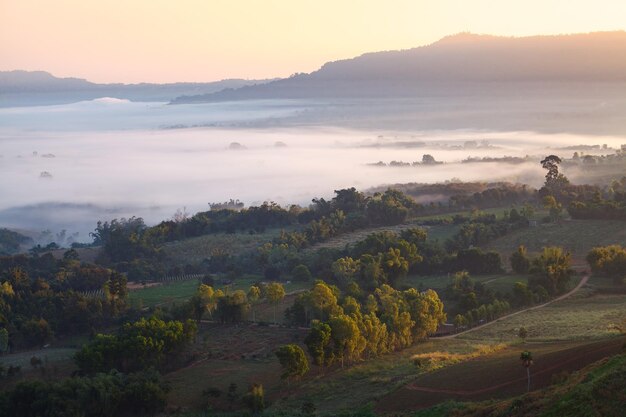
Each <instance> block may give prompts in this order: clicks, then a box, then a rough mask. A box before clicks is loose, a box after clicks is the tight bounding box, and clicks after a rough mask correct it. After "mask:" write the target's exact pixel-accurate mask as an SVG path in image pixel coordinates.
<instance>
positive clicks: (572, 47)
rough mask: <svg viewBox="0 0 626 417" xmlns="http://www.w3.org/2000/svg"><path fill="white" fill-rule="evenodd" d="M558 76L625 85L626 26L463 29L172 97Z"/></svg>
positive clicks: (483, 85)
mask: <svg viewBox="0 0 626 417" xmlns="http://www.w3.org/2000/svg"><path fill="white" fill-rule="evenodd" d="M555 81H558V82H559V83H558V84H559V86H562V85H563V84H564V83H568V84H572V83H574V84H577V83H585V84H586V85H587V87H586V88H587V89H588V90H589V91H593V88H595V87H596V84H597V83H606V82H615V83H626V32H623V31H619V32H597V33H589V34H575V35H558V36H532V37H521V38H511V37H497V36H487V35H474V34H468V33H462V34H458V35H453V36H449V37H446V38H443V39H441V40H440V41H438V42H435V43H433V44H431V45H428V46H423V47H419V48H413V49H408V50H402V51H386V52H375V53H368V54H364V55H361V56H358V57H356V58H353V59H345V60H340V61H335V62H329V63H326V64H324V65H323V66H322V67H321V68H320V69H319V70H318V71H315V72H312V73H310V74H297V75H294V76H292V77H290V78H287V79H282V80H277V81H274V82H270V83H267V84H264V85H253V86H246V87H242V88H239V89H227V90H223V91H220V92H217V93H213V94H206V95H202V96H196V97H180V98H178V99H176V100H174V103H187V102H200V101H221V100H242V99H273V98H324V97H329V98H341V97H346V98H349V97H412V96H421V95H427V94H435V95H458V94H466V93H477V92H485V91H494V92H502V91H507V89H511V88H513V89H515V90H516V91H517V90H521V91H526V90H527V87H526V85H527V84H529V83H530V84H542V85H546V84H547V85H549V84H550V83H554V82H555ZM521 85H524V87H523V88H521V87H520V86H521ZM552 87H554V85H552ZM538 90H539V91H542V90H543V89H538ZM570 90H571V89H570Z"/></svg>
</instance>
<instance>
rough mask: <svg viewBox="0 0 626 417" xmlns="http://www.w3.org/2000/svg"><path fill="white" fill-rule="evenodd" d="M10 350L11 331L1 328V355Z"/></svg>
mask: <svg viewBox="0 0 626 417" xmlns="http://www.w3.org/2000/svg"><path fill="white" fill-rule="evenodd" d="M8 350H9V331H8V330H7V329H4V328H2V329H0V355H1V354H3V353H5V352H6V351H8Z"/></svg>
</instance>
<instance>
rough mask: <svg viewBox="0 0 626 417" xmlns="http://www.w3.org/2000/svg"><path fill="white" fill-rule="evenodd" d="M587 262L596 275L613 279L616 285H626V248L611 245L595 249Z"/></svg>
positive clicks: (588, 256) (590, 253)
mask: <svg viewBox="0 0 626 417" xmlns="http://www.w3.org/2000/svg"><path fill="white" fill-rule="evenodd" d="M587 262H588V263H589V265H590V266H591V270H592V271H593V273H594V274H599V275H604V276H607V277H611V278H613V279H614V280H615V282H616V283H619V284H626V248H623V247H622V246H620V245H610V246H602V247H597V248H593V249H592V250H591V251H590V252H589V254H588V255H587Z"/></svg>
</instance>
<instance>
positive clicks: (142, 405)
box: [0, 371, 168, 417]
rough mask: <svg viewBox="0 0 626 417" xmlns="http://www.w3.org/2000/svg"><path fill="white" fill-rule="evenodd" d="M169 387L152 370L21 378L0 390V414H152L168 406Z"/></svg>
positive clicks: (98, 416) (59, 416)
mask: <svg viewBox="0 0 626 417" xmlns="http://www.w3.org/2000/svg"><path fill="white" fill-rule="evenodd" d="M167 392H168V387H167V385H166V384H165V383H164V382H163V381H162V379H161V377H160V375H159V374H158V373H156V372H154V371H152V372H150V371H146V372H141V373H135V374H129V375H126V374H122V373H119V372H117V371H111V372H109V373H103V374H97V375H94V376H93V377H75V378H67V379H63V380H60V381H42V380H32V381H22V382H19V383H18V384H16V385H15V386H14V387H13V388H11V389H7V390H4V391H3V392H1V393H0V415H2V416H20V417H40V416H50V417H79V416H80V417H104V416H121V417H124V416H144V415H145V416H153V415H155V414H156V413H157V412H160V411H163V410H164V409H165V406H166V405H167Z"/></svg>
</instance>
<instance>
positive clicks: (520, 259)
mask: <svg viewBox="0 0 626 417" xmlns="http://www.w3.org/2000/svg"><path fill="white" fill-rule="evenodd" d="M509 260H510V261H511V268H512V269H513V271H515V272H516V273H518V274H526V273H528V270H529V269H530V259H529V258H528V253H527V251H526V247H525V246H524V245H520V246H519V247H518V248H517V251H516V252H513V254H512V255H511V257H510V258H509Z"/></svg>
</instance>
